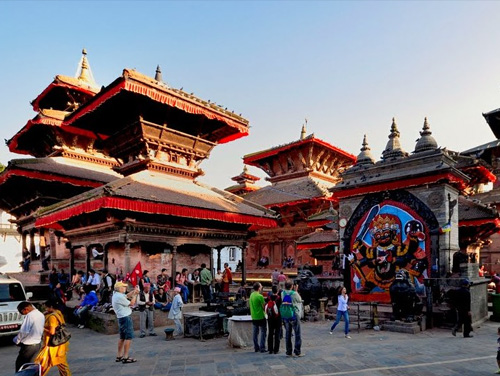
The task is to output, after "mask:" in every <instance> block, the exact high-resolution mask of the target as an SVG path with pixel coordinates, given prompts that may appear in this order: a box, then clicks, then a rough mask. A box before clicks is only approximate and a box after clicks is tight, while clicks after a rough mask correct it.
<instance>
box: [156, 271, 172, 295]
mask: <svg viewBox="0 0 500 376" xmlns="http://www.w3.org/2000/svg"><path fill="white" fill-rule="evenodd" d="M156 286H157V287H158V289H163V291H169V290H170V287H171V286H170V281H169V279H168V274H167V269H165V268H163V269H162V270H161V274H158V277H156Z"/></svg>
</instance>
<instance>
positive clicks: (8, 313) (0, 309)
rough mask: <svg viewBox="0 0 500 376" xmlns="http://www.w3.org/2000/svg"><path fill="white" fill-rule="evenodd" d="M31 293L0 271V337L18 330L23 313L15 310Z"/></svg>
mask: <svg viewBox="0 0 500 376" xmlns="http://www.w3.org/2000/svg"><path fill="white" fill-rule="evenodd" d="M32 296H33V294H32V293H31V292H29V293H26V292H25V291H24V287H23V284H22V283H21V282H19V281H18V280H17V279H14V278H12V277H10V276H8V275H7V274H3V273H0V337H3V336H14V335H16V334H17V333H18V332H19V329H20V328H21V324H22V322H23V318H24V317H23V315H21V314H20V313H19V312H18V311H17V306H18V304H19V303H21V302H22V301H25V300H28V299H29V298H31V297H32Z"/></svg>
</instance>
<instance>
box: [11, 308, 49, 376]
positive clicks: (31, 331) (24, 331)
mask: <svg viewBox="0 0 500 376" xmlns="http://www.w3.org/2000/svg"><path fill="white" fill-rule="evenodd" d="M17 310H18V311H19V313H20V314H21V315H25V317H24V321H23V323H22V325H21V328H20V329H19V334H18V335H17V336H15V337H14V343H15V344H16V345H17V346H19V347H20V349H19V355H18V356H17V359H16V372H17V371H19V368H21V366H22V365H23V364H25V363H33V360H35V357H36V356H37V355H38V352H39V351H40V342H41V341H42V335H43V327H44V324H45V316H44V315H43V313H42V312H40V311H39V310H38V309H36V308H35V307H34V306H33V305H32V304H31V303H29V302H21V303H19V305H18V306H17Z"/></svg>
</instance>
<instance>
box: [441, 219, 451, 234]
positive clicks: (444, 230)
mask: <svg viewBox="0 0 500 376" xmlns="http://www.w3.org/2000/svg"><path fill="white" fill-rule="evenodd" d="M450 231H451V223H450V222H448V223H447V224H445V225H444V226H441V227H440V228H439V233H440V234H444V233H447V232H450Z"/></svg>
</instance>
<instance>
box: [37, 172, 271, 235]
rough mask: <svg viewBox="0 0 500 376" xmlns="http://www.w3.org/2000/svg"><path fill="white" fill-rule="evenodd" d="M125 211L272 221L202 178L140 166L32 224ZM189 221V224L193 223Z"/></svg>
mask: <svg viewBox="0 0 500 376" xmlns="http://www.w3.org/2000/svg"><path fill="white" fill-rule="evenodd" d="M96 215H98V216H104V217H110V216H111V217H113V218H115V219H124V218H125V217H130V218H136V220H138V221H139V220H140V221H145V222H148V223H157V224H161V225H170V226H187V223H191V222H192V220H196V223H197V225H196V227H197V228H220V227H221V226H222V223H225V225H223V226H230V225H231V224H235V225H242V226H243V227H244V228H247V227H249V226H251V225H258V226H262V227H274V226H276V221H275V214H274V212H272V211H270V210H267V209H265V208H263V207H261V206H258V205H255V204H253V203H250V202H247V201H246V200H244V199H242V198H241V197H239V196H235V195H233V194H230V193H228V192H224V191H220V190H218V189H216V188H211V187H209V186H206V185H204V184H201V183H198V182H193V181H190V180H186V179H182V178H179V177H175V176H169V175H165V174H161V173H153V172H151V171H142V172H138V173H136V174H133V175H130V176H128V177H125V178H122V179H118V180H115V181H113V182H111V183H108V184H106V185H104V186H102V187H99V188H96V189H94V190H91V191H88V192H86V193H85V194H83V195H79V196H76V197H73V198H71V199H68V200H65V201H63V202H61V203H59V204H56V205H54V206H52V207H50V208H46V209H41V210H39V211H38V213H37V220H36V224H35V225H36V227H49V228H50V227H51V226H53V225H54V224H56V223H57V224H58V225H60V226H62V227H63V228H64V229H66V230H70V229H73V228H78V226H79V222H78V221H79V218H80V219H81V218H84V217H85V216H87V217H88V216H92V217H93V218H95V217H96ZM191 225H192V224H191Z"/></svg>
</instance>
